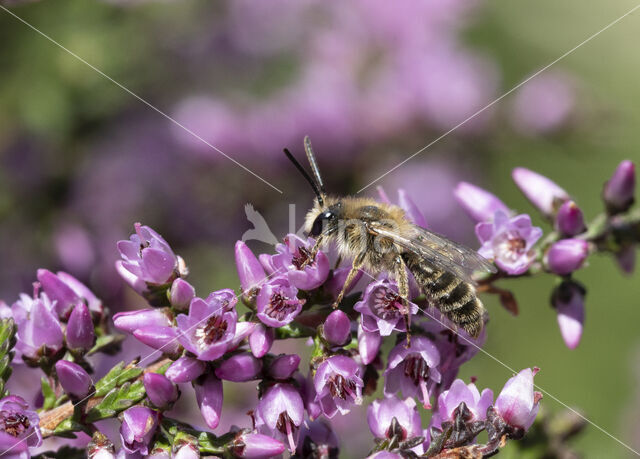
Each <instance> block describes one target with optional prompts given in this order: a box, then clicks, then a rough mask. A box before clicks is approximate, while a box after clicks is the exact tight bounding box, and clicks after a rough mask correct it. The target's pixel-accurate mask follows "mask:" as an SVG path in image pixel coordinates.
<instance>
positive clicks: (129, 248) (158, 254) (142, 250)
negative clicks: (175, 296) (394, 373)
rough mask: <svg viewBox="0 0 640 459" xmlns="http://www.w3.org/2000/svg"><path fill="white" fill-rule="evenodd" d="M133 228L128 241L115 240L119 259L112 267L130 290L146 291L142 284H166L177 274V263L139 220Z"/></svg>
mask: <svg viewBox="0 0 640 459" xmlns="http://www.w3.org/2000/svg"><path fill="white" fill-rule="evenodd" d="M134 227H135V230H136V232H135V234H132V235H131V236H130V237H129V240H128V241H119V242H118V250H119V251H120V256H121V257H122V260H119V261H117V262H116V268H117V269H118V272H119V273H120V274H121V275H122V276H123V277H124V279H125V280H126V281H127V282H128V283H129V284H130V285H131V286H132V287H133V288H134V290H136V291H137V292H138V293H141V292H143V291H144V290H146V284H155V285H162V284H166V283H167V282H170V281H171V280H172V278H173V277H174V276H176V275H179V274H180V273H179V262H178V257H177V256H176V255H175V254H174V253H173V250H171V247H170V246H169V244H167V242H166V241H165V240H164V239H163V238H162V236H160V235H159V234H158V233H156V232H155V231H154V230H152V229H151V228H149V227H148V226H142V225H140V223H136V224H135V225H134ZM127 272H128V273H129V274H127Z"/></svg>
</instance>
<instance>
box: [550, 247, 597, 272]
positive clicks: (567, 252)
mask: <svg viewBox="0 0 640 459" xmlns="http://www.w3.org/2000/svg"><path fill="white" fill-rule="evenodd" d="M588 255H589V243H588V242H587V241H585V240H583V239H562V240H560V241H558V242H556V243H554V244H553V245H552V246H551V248H550V249H549V251H548V252H547V255H546V263H547V266H548V267H549V269H550V270H551V271H552V272H554V273H556V274H559V275H561V276H565V275H567V274H571V273H572V272H573V271H575V270H577V269H579V268H580V267H581V266H582V264H583V263H584V261H585V260H586V259H587V256H588Z"/></svg>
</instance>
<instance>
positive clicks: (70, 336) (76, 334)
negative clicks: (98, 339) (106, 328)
mask: <svg viewBox="0 0 640 459" xmlns="http://www.w3.org/2000/svg"><path fill="white" fill-rule="evenodd" d="M65 334H66V338H67V347H68V348H69V349H73V350H81V351H88V350H89V349H91V347H92V346H93V343H94V341H95V332H94V330H93V321H92V320H91V313H90V312H89V308H88V307H87V305H86V304H84V302H83V301H79V302H78V304H76V306H75V307H74V308H73V311H71V315H70V316H69V322H68V323H67V329H66V332H65Z"/></svg>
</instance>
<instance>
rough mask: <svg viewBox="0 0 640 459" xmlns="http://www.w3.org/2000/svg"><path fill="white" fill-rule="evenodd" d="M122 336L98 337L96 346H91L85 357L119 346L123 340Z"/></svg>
mask: <svg viewBox="0 0 640 459" xmlns="http://www.w3.org/2000/svg"><path fill="white" fill-rule="evenodd" d="M124 338H125V336H124V335H103V336H99V337H98V339H96V344H94V345H93V347H92V348H91V349H89V352H87V355H92V354H95V353H97V352H105V351H107V350H109V349H110V348H113V347H114V346H118V345H120V343H121V342H122V341H123V340H124Z"/></svg>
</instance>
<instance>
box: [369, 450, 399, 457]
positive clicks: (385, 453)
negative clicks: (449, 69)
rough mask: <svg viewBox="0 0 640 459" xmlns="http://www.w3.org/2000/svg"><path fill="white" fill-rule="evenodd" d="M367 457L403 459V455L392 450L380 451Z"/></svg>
mask: <svg viewBox="0 0 640 459" xmlns="http://www.w3.org/2000/svg"><path fill="white" fill-rule="evenodd" d="M367 459H403V456H402V455H401V454H398V453H392V452H391V451H378V452H377V453H374V454H372V455H371V456H367Z"/></svg>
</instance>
